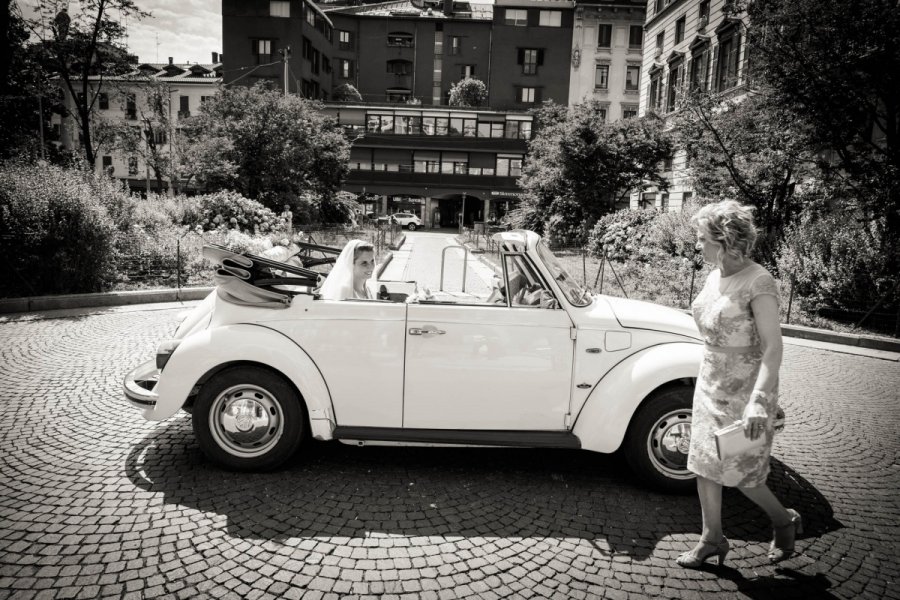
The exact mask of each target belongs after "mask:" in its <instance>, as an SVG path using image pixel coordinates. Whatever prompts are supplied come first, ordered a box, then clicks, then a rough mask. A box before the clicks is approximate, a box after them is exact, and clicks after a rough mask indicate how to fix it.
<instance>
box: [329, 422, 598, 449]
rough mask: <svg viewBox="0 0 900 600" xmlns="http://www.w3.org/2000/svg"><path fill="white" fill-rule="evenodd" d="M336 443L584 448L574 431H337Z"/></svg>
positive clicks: (344, 429) (367, 429)
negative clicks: (349, 441)
mask: <svg viewBox="0 0 900 600" xmlns="http://www.w3.org/2000/svg"><path fill="white" fill-rule="evenodd" d="M333 435H334V438H335V439H337V440H365V441H372V442H376V441H377V442H416V443H428V444H465V445H475V446H511V447H520V448H573V449H580V448H581V440H579V439H578V437H577V436H576V435H575V434H574V433H572V432H571V431H507V430H471V429H401V428H397V427H345V426H338V427H335V428H334V434H333Z"/></svg>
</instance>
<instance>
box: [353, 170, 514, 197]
mask: <svg viewBox="0 0 900 600" xmlns="http://www.w3.org/2000/svg"><path fill="white" fill-rule="evenodd" d="M402 166H406V167H407V168H406V169H404V170H402V171H362V170H354V171H350V173H349V174H348V176H347V181H348V182H350V183H381V184H393V185H397V186H410V185H411V186H417V185H421V186H422V187H425V186H432V187H437V186H446V187H452V188H461V189H466V188H468V189H475V188H488V189H495V190H503V191H518V189H519V188H518V186H516V180H517V179H518V178H517V177H500V176H497V175H459V174H455V173H415V172H412V170H411V167H409V166H407V165H402Z"/></svg>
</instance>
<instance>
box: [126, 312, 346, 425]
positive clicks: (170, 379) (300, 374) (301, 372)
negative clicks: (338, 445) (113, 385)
mask: <svg viewBox="0 0 900 600" xmlns="http://www.w3.org/2000/svg"><path fill="white" fill-rule="evenodd" d="M238 362H244V363H258V364H262V365H265V366H267V367H269V368H272V369H274V370H276V371H279V372H280V373H281V374H282V375H283V376H285V377H286V378H287V379H289V380H290V381H291V382H292V383H293V384H294V386H296V388H297V389H298V390H299V391H300V394H301V395H302V396H303V400H304V401H305V402H306V408H307V410H308V412H309V417H310V426H311V428H312V434H313V437H315V438H316V439H331V432H332V428H333V425H334V410H333V408H332V403H331V394H330V392H329V391H328V386H327V385H326V383H325V379H324V378H323V377H322V374H321V372H320V371H319V368H318V367H317V366H316V364H315V362H313V360H312V359H311V358H310V357H309V355H307V354H306V352H305V351H304V350H303V348H301V347H300V346H298V345H297V344H296V343H294V342H293V341H292V340H291V339H290V338H288V337H287V336H285V335H284V334H282V333H280V332H278V331H275V330H273V329H269V328H268V327H261V326H259V325H247V324H237V325H225V326H221V327H215V328H212V329H205V330H202V331H198V332H196V333H194V334H191V335H189V336H187V337H186V338H185V339H184V340H183V341H182V342H181V344H179V346H178V348H176V349H175V352H173V353H172V356H171V358H169V361H168V362H167V363H166V367H165V369H164V370H163V372H162V373H161V374H160V377H159V382H158V383H157V385H156V388H155V391H156V393H157V395H158V399H157V402H156V405H155V406H153V407H152V408H148V409H146V410H145V411H144V418H145V419H148V420H151V421H161V420H163V419H167V418H169V417H171V416H172V415H174V414H175V413H176V412H178V409H180V408H181V407H182V406H183V405H184V402H185V400H187V397H188V395H189V394H190V392H191V390H192V389H193V388H194V386H195V385H197V383H198V382H199V381H200V380H201V378H203V376H204V375H206V374H207V373H209V372H210V371H212V370H213V369H216V368H218V367H220V366H221V365H224V364H227V363H238Z"/></svg>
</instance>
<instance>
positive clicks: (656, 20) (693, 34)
mask: <svg viewBox="0 0 900 600" xmlns="http://www.w3.org/2000/svg"><path fill="white" fill-rule="evenodd" d="M732 6H733V1H732V0H649V1H648V3H647V21H646V24H645V26H644V35H645V43H644V51H643V63H642V68H641V75H642V81H641V92H640V109H639V111H640V114H641V115H644V114H647V113H650V112H654V113H656V114H659V115H661V116H662V117H663V118H665V117H667V116H668V115H671V114H672V113H673V112H674V111H676V110H677V109H678V102H679V100H680V99H681V97H682V94H684V93H685V92H687V91H689V90H697V91H701V92H714V93H717V94H721V95H722V97H729V96H733V95H737V94H740V93H742V92H743V91H744V90H745V85H746V82H747V81H746V79H747V73H746V68H745V67H746V64H747V55H748V54H747V44H746V40H745V27H744V23H743V20H742V19H743V15H739V14H734V13H733V11H732V10H731V8H732ZM687 166H688V165H687V161H686V155H685V152H684V151H683V150H677V151H676V152H675V154H674V156H672V158H671V159H669V160H667V161H665V163H664V164H663V165H662V169H663V172H664V174H665V176H666V178H667V179H668V181H669V190H668V191H667V192H662V191H660V190H649V191H646V192H643V193H641V194H632V196H631V206H632V207H638V206H640V207H650V206H655V207H656V208H659V209H660V210H679V209H680V208H681V206H682V204H683V203H684V202H687V201H688V200H690V198H691V197H692V196H693V190H692V188H691V185H690V181H689V174H688V171H687Z"/></svg>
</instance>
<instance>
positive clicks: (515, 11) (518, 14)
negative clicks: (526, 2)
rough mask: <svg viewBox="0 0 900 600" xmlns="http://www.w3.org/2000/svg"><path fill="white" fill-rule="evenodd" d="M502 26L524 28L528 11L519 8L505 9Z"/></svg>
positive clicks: (526, 23)
mask: <svg viewBox="0 0 900 600" xmlns="http://www.w3.org/2000/svg"><path fill="white" fill-rule="evenodd" d="M503 16H504V20H503V24H504V25H514V26H516V27H525V26H526V25H528V11H527V10H524V9H519V8H507V9H506V11H505V12H504V13H503Z"/></svg>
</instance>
